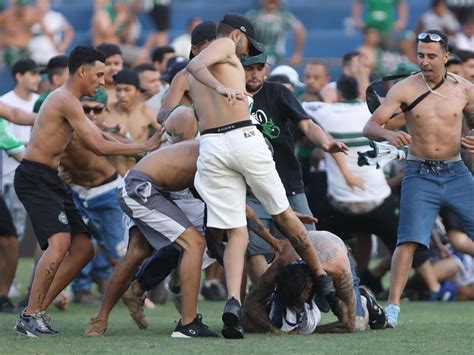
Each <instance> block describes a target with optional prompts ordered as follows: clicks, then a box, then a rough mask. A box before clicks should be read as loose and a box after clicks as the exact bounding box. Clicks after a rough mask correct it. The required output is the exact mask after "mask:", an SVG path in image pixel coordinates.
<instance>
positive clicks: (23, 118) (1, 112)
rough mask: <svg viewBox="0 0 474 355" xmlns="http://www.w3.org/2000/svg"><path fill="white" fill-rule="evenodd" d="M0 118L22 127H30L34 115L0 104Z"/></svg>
mask: <svg viewBox="0 0 474 355" xmlns="http://www.w3.org/2000/svg"><path fill="white" fill-rule="evenodd" d="M0 116H1V117H4V118H5V119H6V120H7V121H10V122H13V123H16V124H18V125H22V126H32V125H33V123H35V119H36V114H35V113H32V112H27V111H23V110H22V109H19V108H16V107H13V106H10V105H8V104H5V103H3V102H0Z"/></svg>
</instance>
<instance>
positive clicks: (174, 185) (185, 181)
mask: <svg viewBox="0 0 474 355" xmlns="http://www.w3.org/2000/svg"><path fill="white" fill-rule="evenodd" d="M198 155H199V142H198V141H195V140H191V141H186V142H181V143H176V144H173V145H170V146H168V147H165V148H162V149H159V150H157V151H155V152H153V153H151V154H150V155H147V156H146V157H145V158H143V159H142V160H140V162H139V163H138V164H137V165H135V167H134V168H133V170H137V171H141V172H143V173H145V174H146V175H148V176H150V177H151V178H153V179H154V180H155V181H156V182H157V183H158V184H160V186H162V187H164V188H166V189H168V190H170V191H180V190H183V189H185V188H188V187H190V186H192V184H193V181H194V175H195V174H196V169H197V168H196V161H197V158H198Z"/></svg>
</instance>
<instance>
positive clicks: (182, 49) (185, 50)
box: [171, 33, 191, 58]
mask: <svg viewBox="0 0 474 355" xmlns="http://www.w3.org/2000/svg"><path fill="white" fill-rule="evenodd" d="M171 47H173V48H174V52H175V54H176V55H178V56H181V57H184V58H189V53H190V52H191V35H190V34H189V33H183V34H182V35H180V36H178V37H176V38H175V39H174V40H173V42H171Z"/></svg>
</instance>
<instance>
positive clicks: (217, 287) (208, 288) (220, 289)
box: [201, 280, 226, 301]
mask: <svg viewBox="0 0 474 355" xmlns="http://www.w3.org/2000/svg"><path fill="white" fill-rule="evenodd" d="M201 295H202V296H203V297H204V299H205V300H207V301H224V300H225V299H226V292H225V289H224V286H222V284H221V283H220V282H219V281H215V280H212V281H204V283H203V284H202V287H201Z"/></svg>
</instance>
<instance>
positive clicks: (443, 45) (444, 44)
mask: <svg viewBox="0 0 474 355" xmlns="http://www.w3.org/2000/svg"><path fill="white" fill-rule="evenodd" d="M423 33H428V34H434V35H438V36H440V37H441V41H440V42H437V43H439V45H440V46H441V48H443V49H444V50H445V51H446V52H448V51H449V50H448V47H449V43H448V36H446V35H445V34H444V33H443V32H441V31H439V30H427V31H424V32H423ZM418 36H419V35H418ZM418 36H417V37H416V43H420V42H424V43H433V42H435V43H436V41H432V40H431V39H430V38H429V37H428V36H427V37H426V38H425V39H419V38H418Z"/></svg>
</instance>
